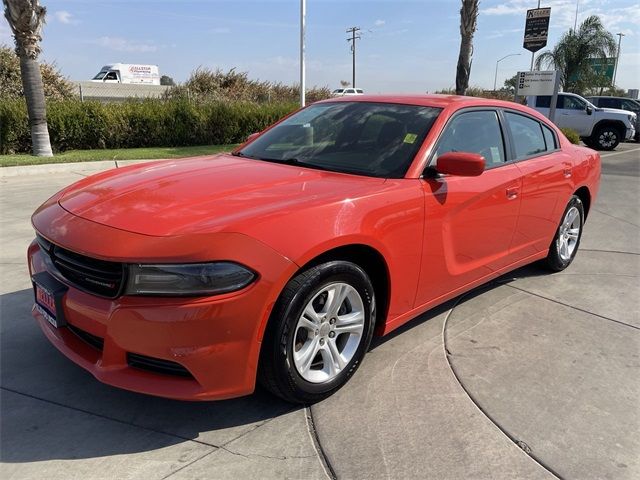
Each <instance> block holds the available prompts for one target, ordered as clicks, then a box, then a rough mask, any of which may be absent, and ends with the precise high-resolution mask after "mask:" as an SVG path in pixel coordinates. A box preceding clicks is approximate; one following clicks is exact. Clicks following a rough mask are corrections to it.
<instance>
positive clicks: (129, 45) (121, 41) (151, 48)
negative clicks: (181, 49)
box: [93, 37, 158, 53]
mask: <svg viewBox="0 0 640 480" xmlns="http://www.w3.org/2000/svg"><path fill="white" fill-rule="evenodd" d="M93 43H95V44H97V45H99V46H101V47H104V48H108V49H110V50H115V51H117V52H141V53H145V52H156V51H157V50H158V46H157V45H155V44H153V43H151V42H147V43H143V42H137V41H135V40H127V39H126V38H122V37H100V38H99V39H98V40H97V41H95V42H93Z"/></svg>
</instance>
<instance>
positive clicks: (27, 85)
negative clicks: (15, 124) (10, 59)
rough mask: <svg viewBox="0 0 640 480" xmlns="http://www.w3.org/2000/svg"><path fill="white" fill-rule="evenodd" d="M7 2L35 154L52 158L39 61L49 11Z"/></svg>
mask: <svg viewBox="0 0 640 480" xmlns="http://www.w3.org/2000/svg"><path fill="white" fill-rule="evenodd" d="M3 3H4V16H5V17H6V18H7V21H8V22H9V26H10V27H11V31H12V32H13V38H14V40H15V44H16V54H17V55H18V57H19V58H20V74H21V76H22V89H23V91H24V98H25V101H26V103H27V112H28V114H29V127H30V129H31V146H32V150H33V154H34V155H37V156H40V157H52V156H53V152H52V151H51V141H50V140H49V129H48V127H47V109H46V104H45V100H44V87H43V85H42V74H41V73H40V65H39V64H38V61H37V58H38V55H40V51H41V49H40V41H41V40H42V37H41V35H40V32H41V31H42V26H43V25H44V18H45V15H46V13H47V10H46V8H44V7H43V6H41V5H40V1H39V0H3Z"/></svg>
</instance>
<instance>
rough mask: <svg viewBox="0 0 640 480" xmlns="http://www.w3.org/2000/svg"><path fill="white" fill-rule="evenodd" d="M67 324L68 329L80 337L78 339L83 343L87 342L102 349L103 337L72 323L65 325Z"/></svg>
mask: <svg viewBox="0 0 640 480" xmlns="http://www.w3.org/2000/svg"><path fill="white" fill-rule="evenodd" d="M67 326H68V327H69V330H71V331H72V332H73V333H75V334H76V335H77V336H78V337H79V338H80V340H82V341H84V342H85V343H88V344H89V345H91V346H92V347H93V348H95V349H98V350H100V351H102V350H103V349H104V339H103V338H102V337H98V336H96V335H93V334H92V333H89V332H85V331H84V330H82V329H80V328H78V327H74V326H73V325H67Z"/></svg>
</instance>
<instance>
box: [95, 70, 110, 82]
mask: <svg viewBox="0 0 640 480" xmlns="http://www.w3.org/2000/svg"><path fill="white" fill-rule="evenodd" d="M108 71H109V70H100V72H99V73H98V74H97V75H96V76H95V77H93V79H94V80H102V79H103V78H104V76H105V75H106V74H107V72H108Z"/></svg>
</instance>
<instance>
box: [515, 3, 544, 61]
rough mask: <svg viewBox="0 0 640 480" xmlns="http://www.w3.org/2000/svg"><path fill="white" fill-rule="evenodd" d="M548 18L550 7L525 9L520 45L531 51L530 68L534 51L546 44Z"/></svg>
mask: <svg viewBox="0 0 640 480" xmlns="http://www.w3.org/2000/svg"><path fill="white" fill-rule="evenodd" d="M538 7H540V2H538ZM550 18H551V8H548V7H547V8H533V9H531V10H527V20H526V22H525V24H524V42H523V44H522V46H523V47H524V48H525V49H527V50H529V51H530V52H531V68H530V70H533V56H534V54H535V52H537V51H538V50H540V49H541V48H544V47H546V46H547V36H548V34H549V19H550Z"/></svg>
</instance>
